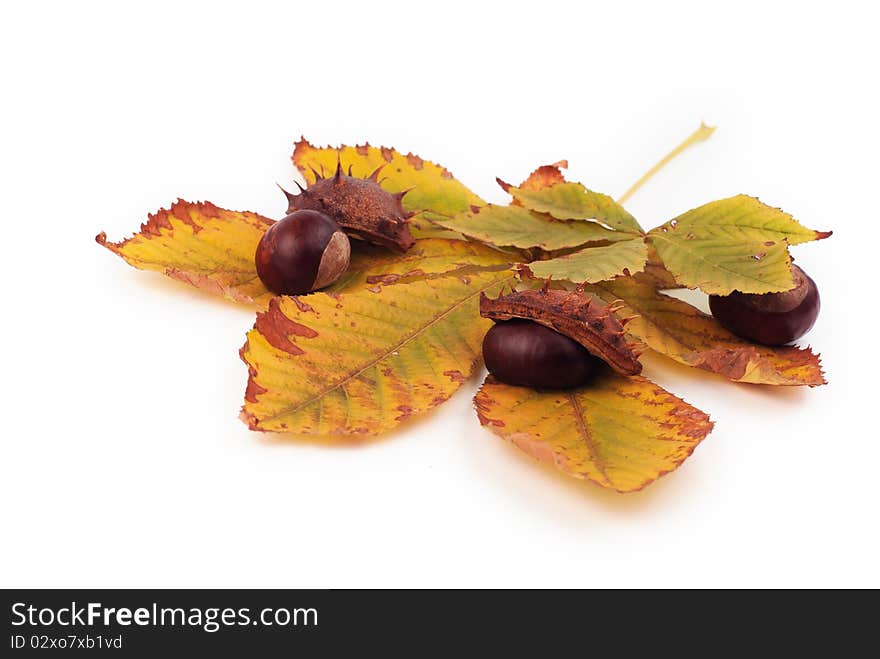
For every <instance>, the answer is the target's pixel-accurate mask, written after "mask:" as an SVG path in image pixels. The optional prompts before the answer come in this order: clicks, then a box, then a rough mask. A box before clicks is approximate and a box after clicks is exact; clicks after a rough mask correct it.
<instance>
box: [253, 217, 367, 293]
mask: <svg viewBox="0 0 880 659" xmlns="http://www.w3.org/2000/svg"><path fill="white" fill-rule="evenodd" d="M350 256H351V245H350V244H349V242H348V236H346V235H345V233H344V232H343V231H342V229H340V228H339V225H338V224H336V222H334V221H333V220H332V219H331V218H329V217H328V216H327V215H325V214H324V213H321V212H318V211H313V210H301V211H296V212H295V213H291V214H290V215H288V216H287V217H285V218H284V219H283V220H279V221H278V222H276V223H275V224H273V225H272V226H271V227H269V230H268V231H266V233H265V234H263V237H262V238H261V239H260V243H259V245H257V253H256V255H255V257H254V260H255V262H256V265H257V274H258V275H259V276H260V280H261V281H262V282H263V284H265V285H266V288H268V289H269V290H270V291H272V292H273V293H278V294H279V295H302V294H304V293H310V292H311V291H315V290H318V289H319V288H324V287H325V286H329V285H330V284H332V283H333V282H334V281H336V280H337V279H338V278H339V276H340V275H341V274H342V273H343V272H345V270H346V269H347V268H348V262H349V258H350Z"/></svg>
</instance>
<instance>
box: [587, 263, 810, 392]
mask: <svg viewBox="0 0 880 659" xmlns="http://www.w3.org/2000/svg"><path fill="white" fill-rule="evenodd" d="M588 290H589V291H590V292H593V293H595V294H596V295H599V296H600V297H601V298H602V299H604V300H606V301H608V302H610V301H612V300H622V301H623V302H624V303H625V306H624V307H623V308H622V309H621V310H620V312H619V313H621V314H627V315H631V314H633V315H635V316H636V317H635V318H633V319H632V320H631V321H630V322H629V324H628V325H627V326H626V330H627V332H628V333H629V334H630V336H632V337H633V338H634V339H636V340H638V341H641V342H642V343H645V344H646V345H647V346H648V347H650V348H651V349H653V350H655V351H657V352H659V353H660V354H663V355H666V356H667V357H670V358H672V359H674V360H675V361H677V362H679V363H681V364H685V365H687V366H693V367H695V368H701V369H703V370H706V371H710V372H712V373H718V374H720V375H723V376H724V377H726V378H728V379H730V380H733V381H734V382H749V383H752V384H770V385H809V386H817V385H820V384H825V378H824V376H823V374H822V367H821V365H820V363H819V358H818V356H816V355H814V354H813V353H812V351H810V350H809V349H801V348H795V347H792V346H784V347H781V348H771V347H767V346H761V345H755V344H752V343H749V342H747V341H744V340H742V339H740V338H739V337H737V336H735V335H733V334H731V333H730V332H728V331H727V330H726V329H724V328H723V327H721V325H719V324H718V322H717V321H716V320H715V319H714V318H712V316H708V315H706V314H704V313H703V312H701V311H700V310H699V309H696V308H694V307H692V306H691V305H690V304H688V303H686V302H682V301H681V300H678V299H676V298H673V297H670V296H668V295H663V294H662V293H659V292H657V290H655V289H654V287H653V286H652V285H651V284H650V283H644V282H642V281H638V280H635V279H629V278H627V279H617V280H615V281H610V282H603V283H601V284H595V285H593V286H590V287H589V289H588Z"/></svg>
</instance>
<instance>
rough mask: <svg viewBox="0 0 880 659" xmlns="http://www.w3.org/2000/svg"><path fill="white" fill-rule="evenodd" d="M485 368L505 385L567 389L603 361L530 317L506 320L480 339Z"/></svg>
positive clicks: (587, 376) (582, 382) (580, 383)
mask: <svg viewBox="0 0 880 659" xmlns="http://www.w3.org/2000/svg"><path fill="white" fill-rule="evenodd" d="M483 358H484V360H485V362H486V368H487V369H488V370H489V372H490V373H491V374H492V375H494V376H495V377H496V378H498V379H499V380H501V381H502V382H506V383H507V384H513V385H517V386H522V387H534V388H537V389H568V388H571V387H579V386H581V385H582V384H585V383H586V382H587V381H588V380H589V379H590V377H591V376H592V375H593V373H594V371H595V370H596V369H597V368H598V367H599V366H600V365H601V364H602V361H601V360H600V359H599V358H598V357H594V356H593V355H591V354H590V353H589V351H588V350H587V349H586V348H584V347H583V346H582V345H581V344H580V343H578V342H577V341H574V340H573V339H570V338H568V337H567V336H565V335H563V334H560V333H559V332H554V331H553V330H552V329H550V328H549V327H545V326H544V325H539V324H538V323H534V322H532V321H530V320H521V319H514V320H505V321H503V322H499V323H497V324H496V325H495V326H493V327H492V328H491V329H490V330H489V331H488V332H487V333H486V336H485V337H484V338H483Z"/></svg>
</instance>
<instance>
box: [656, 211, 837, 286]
mask: <svg viewBox="0 0 880 659" xmlns="http://www.w3.org/2000/svg"><path fill="white" fill-rule="evenodd" d="M648 235H649V238H650V240H651V243H652V244H653V245H654V247H655V248H656V249H657V252H658V254H659V255H660V258H662V259H663V263H664V264H665V265H666V268H667V269H668V270H669V271H670V272H671V273H672V274H673V275H674V277H675V280H676V281H677V282H678V283H679V284H681V285H684V286H687V287H689V288H701V289H702V290H703V291H705V292H706V293H710V294H717V295H729V294H730V293H732V292H733V291H741V292H743V293H776V292H780V291H787V290H789V289H791V288H792V287H793V286H794V280H793V279H792V275H791V256H789V254H788V245H797V244H799V243H803V242H806V241H809V240H819V239H822V238H827V237H828V236H830V235H831V232H820V231H813V230H811V229H807V228H805V227H803V226H802V225H801V224H799V223H798V222H797V221H796V220H795V219H794V218H793V217H792V216H791V215H789V214H788V213H785V212H783V211H781V210H779V209H778V208H773V207H772V206H768V205H766V204H763V203H761V202H760V201H759V200H758V199H755V198H754V197H748V196H746V195H737V196H736V197H730V198H729V199H721V200H718V201H713V202H710V203H708V204H705V205H703V206H700V207H699V208H695V209H693V210H690V211H688V212H687V213H684V214H683V215H679V216H678V217H676V218H675V219H673V220H670V221H669V222H667V223H666V224H663V225H662V226H659V227H657V228H656V229H652V230H651V231H650V232H649V234H648Z"/></svg>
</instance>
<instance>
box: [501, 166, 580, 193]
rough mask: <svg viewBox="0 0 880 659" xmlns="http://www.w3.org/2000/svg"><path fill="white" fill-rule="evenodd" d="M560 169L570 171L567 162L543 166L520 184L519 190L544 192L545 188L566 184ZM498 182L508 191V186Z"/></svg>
mask: <svg viewBox="0 0 880 659" xmlns="http://www.w3.org/2000/svg"><path fill="white" fill-rule="evenodd" d="M560 169H568V161H567V160H560V161H559V162H555V163H553V164H552V165H541V166H540V167H538V169H536V170H535V171H533V172H532V173H531V174H529V177H528V178H527V179H526V180H525V181H523V182H522V183H520V185H519V188H520V190H543V189H544V188H550V187H553V186H554V185H557V184H558V183H565V176H564V175H563V173H562V172H561V171H560ZM496 180H497V181H498V184H499V185H500V186H501V187H502V188H504V189H505V191H506V190H507V188H506V187H505V186H507V184H506V183H504V182H503V181H501V180H500V179H496ZM508 187H509V186H508ZM513 203H514V204H516V203H519V202H517V201H516V200H514V202H513Z"/></svg>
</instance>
